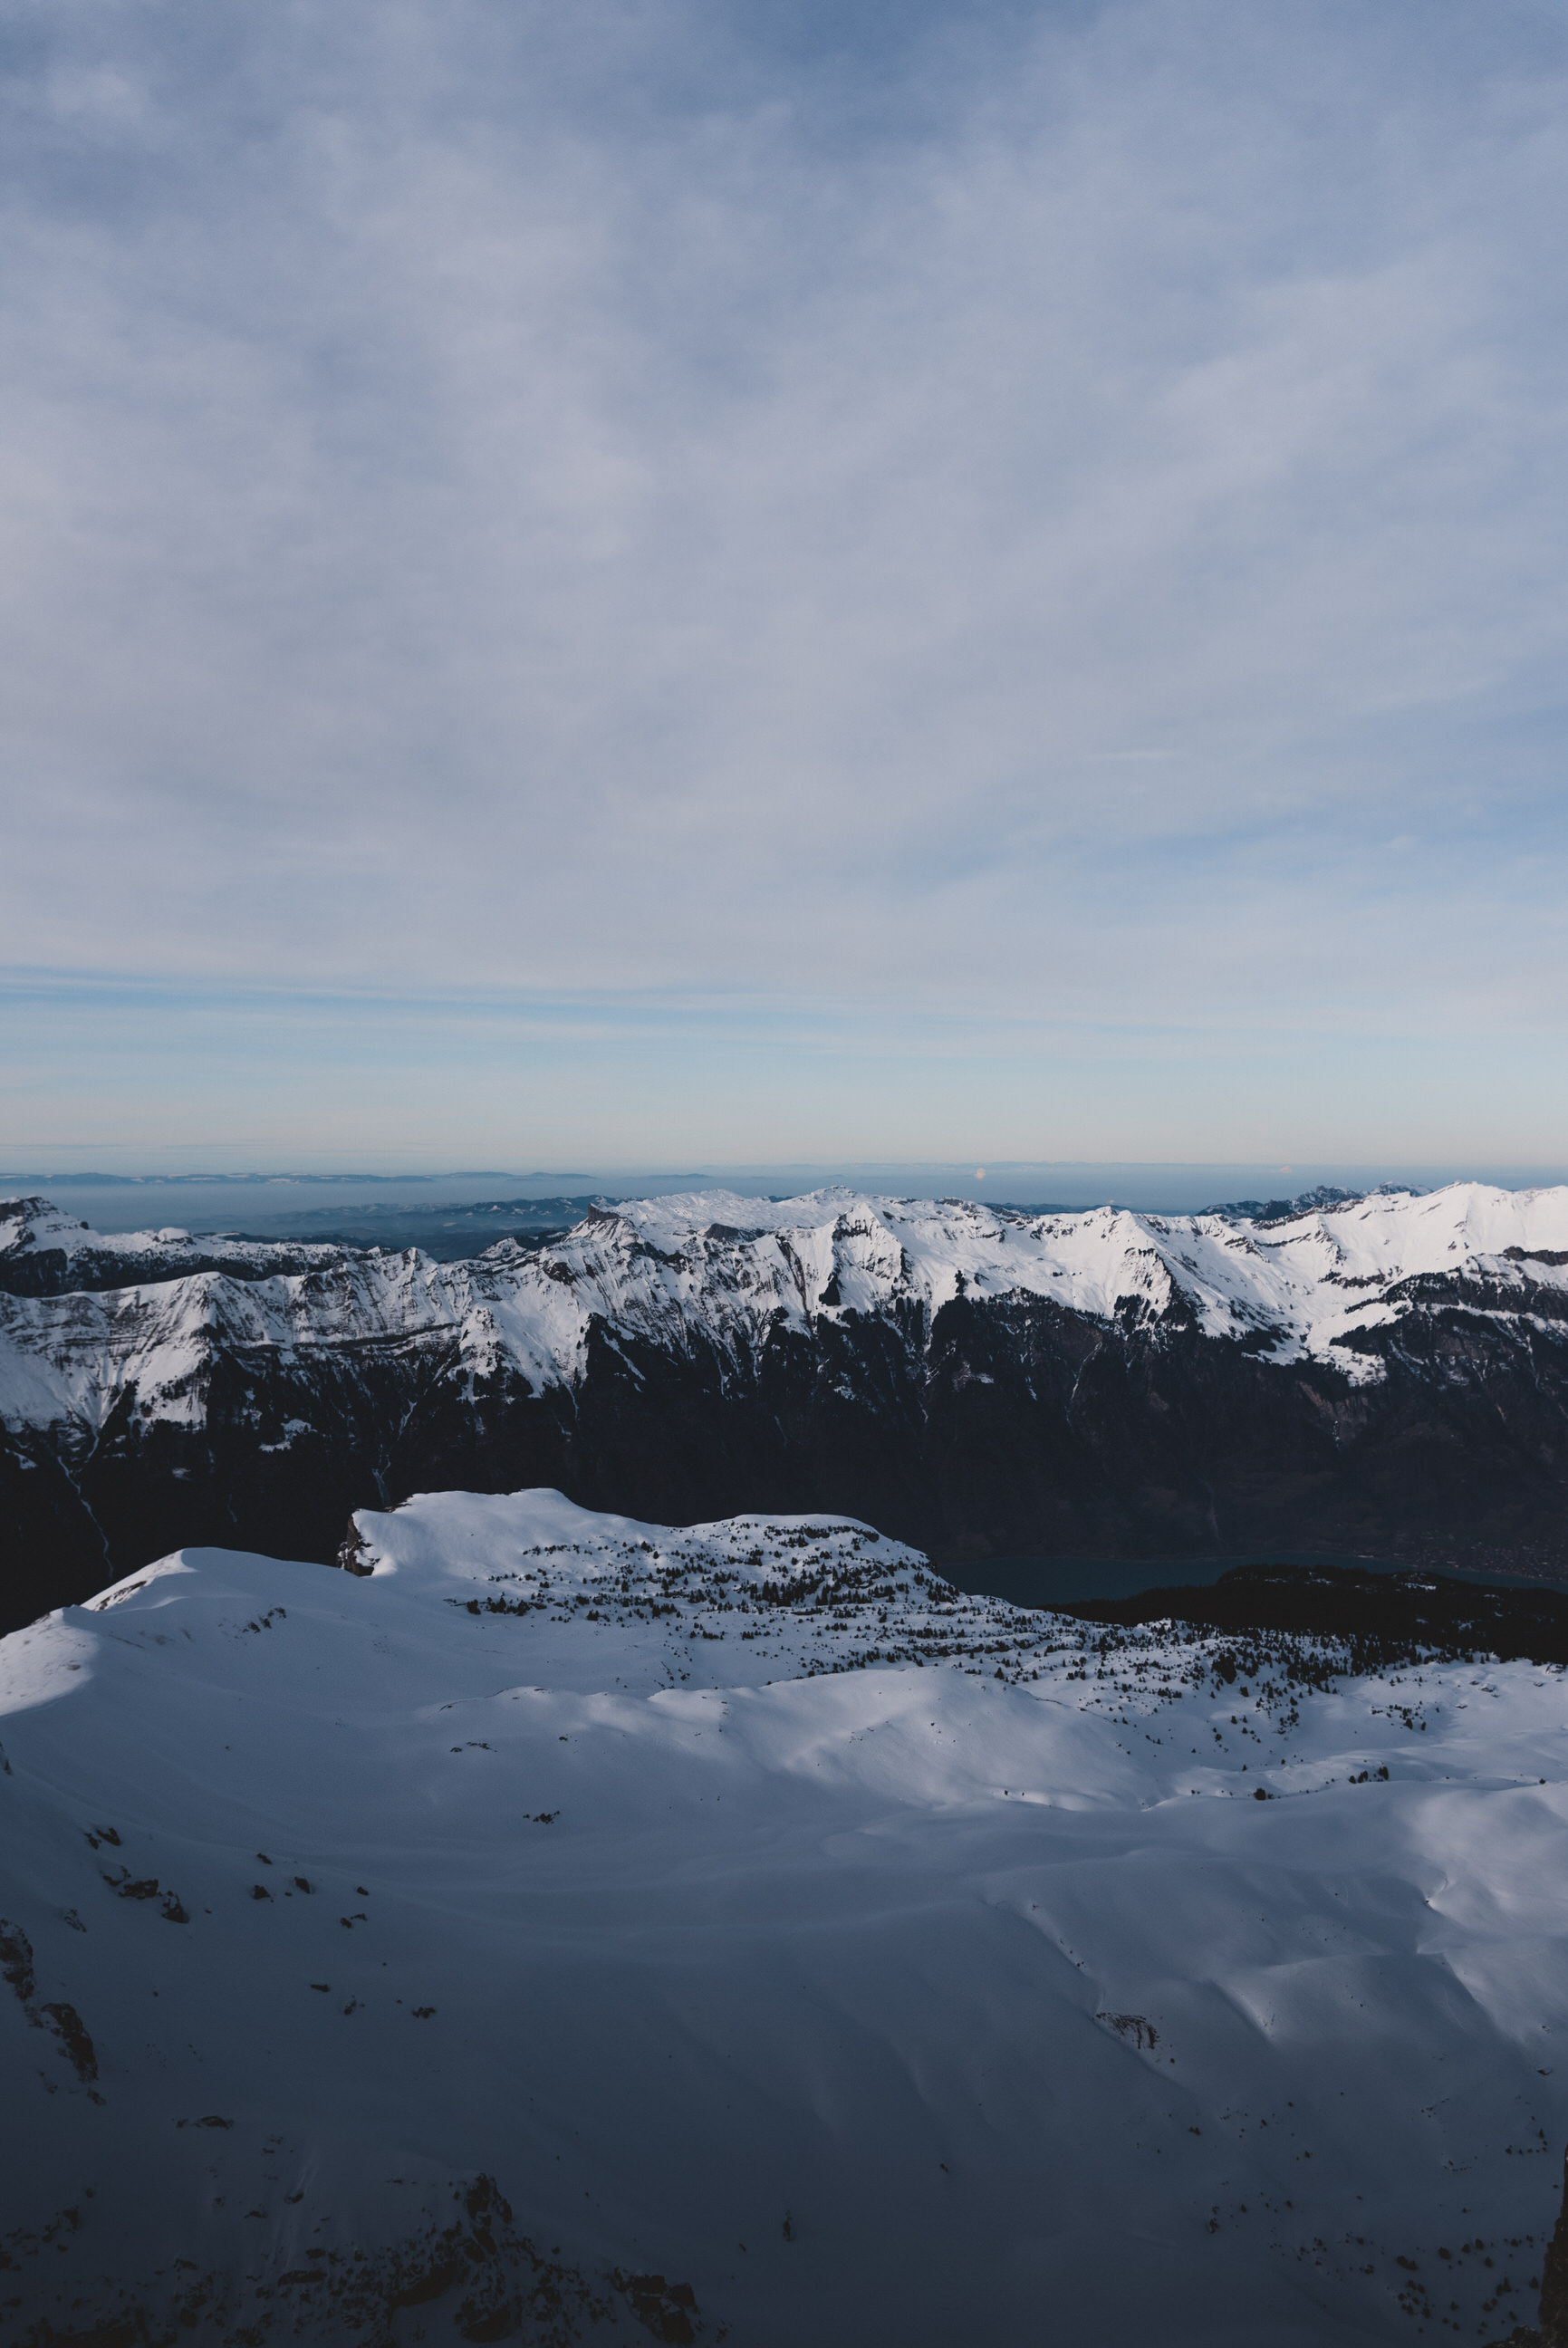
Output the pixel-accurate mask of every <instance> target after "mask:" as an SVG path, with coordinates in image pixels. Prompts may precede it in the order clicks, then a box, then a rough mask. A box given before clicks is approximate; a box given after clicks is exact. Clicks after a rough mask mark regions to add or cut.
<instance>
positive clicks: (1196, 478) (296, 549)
mask: <svg viewBox="0 0 1568 2348" xmlns="http://www.w3.org/2000/svg"><path fill="white" fill-rule="evenodd" d="M0 109H3V110H0V344H3V346H4V348H5V354H6V357H5V368H4V371H3V375H0V530H3V534H4V537H3V542H4V547H5V557H4V561H0V795H3V801H0V822H3V839H4V852H3V854H0V1161H4V1162H5V1163H8V1164H12V1165H20V1164H27V1165H36V1166H39V1167H42V1166H46V1165H58V1166H61V1167H69V1166H71V1165H83V1166H91V1167H108V1168H109V1169H117V1168H120V1169H130V1168H135V1167H148V1168H158V1169H171V1168H178V1167H188V1168H190V1167H201V1166H211V1167H214V1168H220V1169H221V1168H223V1167H226V1166H234V1165H244V1166H247V1167H248V1166H285V1165H288V1166H307V1165H308V1166H331V1165H334V1164H340V1165H354V1166H373V1165H374V1166H381V1165H392V1164H397V1165H406V1166H407V1167H409V1168H418V1167H422V1166H428V1165H443V1166H447V1167H450V1166H454V1165H468V1166H480V1167H489V1166H494V1167H528V1168H530V1169H533V1168H549V1167H551V1166H557V1165H558V1166H562V1167H579V1166H582V1165H584V1164H590V1165H593V1166H594V1167H596V1168H607V1167H609V1168H613V1167H614V1166H615V1165H617V1164H624V1165H629V1164H635V1165H653V1164H667V1165H672V1166H677V1167H678V1166H686V1165H697V1164H703V1163H707V1162H715V1161H717V1162H721V1163H724V1164H728V1165H735V1164H739V1163H745V1162H761V1161H764V1160H786V1159H787V1160H788V1161H789V1162H790V1163H791V1164H795V1163H808V1162H811V1161H814V1160H821V1161H828V1160H831V1161H835V1162H837V1161H843V1160H850V1159H877V1160H878V1161H897V1160H901V1159H909V1160H916V1159H942V1160H946V1159H967V1158H969V1157H973V1158H974V1159H975V1161H976V1162H977V1163H981V1162H985V1160H987V1159H1014V1160H1031V1161H1035V1160H1059V1159H1118V1160H1139V1159H1159V1160H1180V1159H1202V1160H1205V1161H1217V1160H1227V1161H1229V1160H1235V1161H1249V1162H1250V1161H1252V1160H1253V1159H1256V1160H1257V1161H1258V1162H1259V1163H1260V1164H1263V1163H1265V1162H1269V1161H1275V1160H1277V1161H1281V1162H1284V1161H1295V1160H1303V1159H1312V1160H1314V1161H1328V1160H1337V1159H1354V1160H1355V1161H1357V1163H1367V1164H1373V1163H1377V1162H1383V1161H1396V1160H1397V1161H1398V1162H1400V1163H1410V1162H1416V1161H1420V1162H1426V1161H1435V1160H1439V1159H1440V1160H1442V1161H1444V1162H1445V1163H1447V1162H1453V1163H1456V1164H1463V1163H1467V1162H1471V1161H1474V1162H1480V1161H1481V1160H1484V1161H1485V1162H1486V1163H1487V1164H1488V1165H1490V1166H1497V1165H1499V1164H1502V1163H1508V1162H1514V1161H1518V1162H1520V1163H1525V1162H1531V1163H1539V1162H1545V1161H1552V1162H1560V1161H1563V1160H1564V1159H1568V1118H1565V1115H1564V1106H1563V1105H1564V1102H1565V1101H1568V1086H1565V1085H1564V1077H1565V1076H1568V1050H1565V1048H1564V1047H1565V1042H1568V1034H1565V1030H1568V990H1565V987H1564V983H1563V981H1564V913H1563V908H1564V905H1565V904H1568V870H1565V869H1564V868H1565V863H1568V795H1565V793H1564V789H1563V779H1562V770H1563V741H1564V725H1563V717H1564V705H1565V703H1568V664H1565V661H1564V649H1565V636H1568V568H1565V563H1564V548H1565V527H1564V525H1565V522H1568V278H1565V277H1564V273H1563V268H1562V263H1561V241H1562V222H1563V219H1564V217H1568V6H1565V5H1559V0H1485V5H1480V0H1473V4H1472V0H1343V5H1342V0H1273V4H1272V5H1265V6H1259V5H1257V0H1103V5H1100V4H1099V0H1042V5H1024V0H896V4H895V0H769V5H766V6H758V5H755V4H754V0H573V6H572V7H571V8H569V9H563V8H562V7H561V6H560V5H558V0H508V5H504V6H503V5H497V0H487V5H478V4H477V0H439V5H436V0H373V5H371V4H370V0H332V5H317V0H231V5H227V6H225V7H224V8H222V9H213V8H211V6H210V5H205V0H202V5H197V4H196V0H0Z"/></svg>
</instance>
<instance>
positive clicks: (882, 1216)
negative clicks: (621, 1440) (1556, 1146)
mask: <svg viewBox="0 0 1568 2348" xmlns="http://www.w3.org/2000/svg"><path fill="white" fill-rule="evenodd" d="M231 1244H232V1251H233V1252H234V1254H235V1255H236V1257H242V1258H243V1259H244V1261H245V1262H246V1263H247V1264H250V1265H252V1266H253V1265H254V1264H255V1262H258V1261H260V1262H265V1261H266V1260H267V1259H268V1249H267V1247H266V1246H265V1244H263V1243H250V1242H246V1243H243V1244H242V1243H240V1242H237V1241H236V1242H232V1243H230V1242H225V1241H206V1240H202V1241H191V1240H190V1238H189V1236H188V1235H187V1234H185V1233H183V1232H179V1231H172V1230H166V1231H160V1232H156V1233H148V1232H141V1233H118V1234H115V1235H113V1236H108V1237H106V1236H104V1235H101V1234H98V1233H96V1232H88V1231H84V1230H83V1229H82V1228H81V1227H80V1226H79V1225H77V1226H75V1227H74V1228H73V1226H72V1223H71V1220H70V1219H69V1218H67V1217H65V1216H62V1215H60V1214H58V1213H57V1211H56V1210H47V1211H46V1212H39V1213H37V1214H34V1215H32V1217H31V1219H30V1220H29V1218H28V1217H26V1216H23V1215H21V1214H17V1215H15V1216H13V1217H12V1218H11V1220H9V1221H5V1222H0V1251H4V1250H5V1249H6V1248H11V1249H14V1250H23V1251H25V1250H28V1249H35V1248H63V1249H64V1250H65V1251H67V1254H69V1253H71V1252H73V1251H80V1250H83V1249H87V1248H89V1247H90V1248H92V1249H94V1250H97V1251H106V1252H108V1254H111V1255H112V1254H113V1253H115V1252H117V1251H119V1252H123V1253H124V1254H125V1256H126V1258H127V1261H128V1263H130V1262H137V1263H139V1262H144V1261H145V1260H146V1258H147V1257H148V1256H149V1255H152V1256H154V1257H157V1258H158V1259H159V1261H160V1262H165V1263H167V1265H168V1266H169V1268H170V1274H171V1275H175V1274H178V1272H179V1265H180V1260H181V1254H182V1252H183V1253H189V1252H191V1251H192V1250H193V1249H199V1250H200V1251H201V1253H202V1254H204V1255H207V1256H214V1255H216V1256H220V1257H221V1256H222V1253H223V1251H224V1250H225V1248H226V1247H228V1246H230V1245H231ZM1510 1249H1512V1250H1515V1251H1518V1253H1517V1254H1516V1255H1515V1256H1513V1257H1510V1255H1509V1254H1508V1252H1507V1251H1509V1250H1510ZM302 1252H304V1253H306V1254H308V1255H309V1257H310V1258H311V1260H312V1262H313V1265H314V1268H313V1269H310V1270H307V1271H304V1272H299V1271H292V1272H288V1273H287V1274H284V1273H279V1274H278V1275H276V1276H274V1277H272V1278H268V1279H261V1280H256V1279H246V1278H240V1277H236V1276H234V1275H232V1274H229V1273H225V1272H222V1271H203V1272H191V1273H187V1274H185V1275H184V1276H182V1277H177V1276H170V1277H169V1278H167V1279H160V1280H157V1281H151V1282H142V1283H141V1284H139V1285H138V1284H136V1283H135V1282H132V1283H131V1284H130V1285H128V1286H127V1287H125V1288H121V1289H109V1290H104V1291H89V1292H73V1293H70V1294H67V1295H63V1296H45V1297H31V1296H28V1297H21V1296H12V1295H8V1294H0V1420H4V1421H5V1423H6V1424H7V1425H9V1426H13V1427H15V1428H21V1427H24V1426H58V1425H60V1424H62V1423H74V1424H75V1425H76V1426H78V1427H79V1428H80V1429H82V1430H83V1432H84V1433H89V1432H90V1431H91V1430H93V1429H96V1428H97V1427H99V1426H101V1425H102V1424H103V1422H104V1420H105V1419H106V1418H107V1417H108V1416H109V1414H110V1412H111V1411H112V1410H113V1409H114V1408H115V1407H116V1406H117V1404H118V1402H119V1397H120V1396H121V1395H122V1394H123V1392H124V1390H125V1389H126V1388H127V1387H128V1386H130V1385H134V1386H135V1387H136V1390H137V1406H138V1409H139V1412H140V1413H141V1415H142V1416H143V1417H144V1418H146V1419H149V1420H155V1419H162V1420H168V1421H170V1422H173V1423H176V1424H179V1425H183V1426H200V1425H201V1423H202V1416H203V1411H204V1407H205V1401H204V1383H205V1375H206V1370H207V1365H208V1364H209V1362H210V1360H211V1355H212V1354H213V1352H214V1351H215V1350H216V1349H217V1348H218V1347H219V1346H220V1344H222V1345H223V1346H225V1347H228V1348H230V1349H232V1348H235V1347H239V1348H245V1347H256V1348H260V1349H263V1350H264V1351H275V1352H277V1353H278V1354H280V1355H282V1356H284V1357H285V1358H287V1357H293V1356H294V1355H296V1354H302V1353H304V1352H306V1351H308V1350H309V1349H310V1348H312V1347H320V1346H341V1345H344V1344H355V1343H358V1342H362V1341H364V1340H365V1339H366V1338H375V1337H398V1338H401V1337H409V1336H429V1335H430V1334H442V1335H444V1336H445V1337H447V1338H448V1339H449V1341H450V1342H451V1344H452V1345H453V1347H454V1348H455V1349H456V1354H457V1357H458V1359H459V1362H460V1364H461V1366H462V1368H463V1370H464V1371H465V1372H466V1373H467V1374H468V1375H469V1377H471V1378H474V1379H489V1378H493V1377H494V1376H496V1375H498V1373H500V1372H501V1371H503V1370H504V1371H510V1372H511V1373H513V1374H515V1375H520V1376H521V1377H522V1378H523V1379H524V1380H526V1381H527V1382H528V1384H529V1385H531V1386H532V1387H533V1388H535V1389H540V1388H542V1387H544V1386H547V1385H573V1383H574V1382H575V1381H577V1380H578V1379H579V1378H580V1377H581V1375H582V1374H583V1366H584V1362H585V1359H586V1348H587V1342H588V1331H589V1323H590V1321H591V1320H592V1319H593V1318H594V1317H595V1316H597V1317H599V1318H601V1319H603V1320H604V1321H606V1322H608V1323H611V1324H612V1325H613V1326H616V1327H621V1328H624V1329H626V1330H628V1331H632V1332H636V1333H642V1334H648V1335H650V1336H653V1337H655V1338H657V1339H658V1340H659V1342H660V1343H662V1344H674V1345H675V1347H676V1350H677V1352H682V1351H689V1350H691V1349H692V1348H693V1347H695V1346H696V1344H698V1343H717V1344H718V1346H719V1347H720V1349H721V1351H722V1350H726V1349H727V1350H728V1351H729V1352H730V1353H731V1354H733V1355H735V1356H737V1357H740V1356H744V1357H747V1358H755V1357H756V1356H757V1354H759V1352H760V1350H761V1348H762V1345H763V1343H764V1339H765V1336H766V1334H767V1333H768V1331H769V1328H770V1326H772V1325H774V1324H775V1323H777V1321H778V1318H779V1316H780V1315H781V1316H782V1319H783V1322H784V1323H788V1324H792V1325H796V1326H799V1327H805V1326H806V1325H808V1324H809V1323H812V1322H818V1321H820V1320H821V1319H822V1318H824V1317H828V1318H830V1317H831V1316H833V1315H834V1314H842V1313H886V1312H888V1311H890V1310H896V1309H898V1308H899V1307H901V1306H912V1307H913V1308H914V1309H915V1310H916V1311H918V1312H919V1313H923V1314H924V1315H925V1316H926V1319H927V1321H928V1322H929V1320H930V1318H931V1317H932V1316H934V1313H936V1312H937V1311H939V1310H940V1308H941V1307H942V1306H943V1305H944V1304H945V1303H949V1302H950V1301H951V1300H952V1299H953V1298H954V1296H956V1295H957V1294H959V1293H960V1292H965V1293H968V1294H971V1295H974V1296H976V1297H981V1298H990V1299H997V1298H1005V1297H1007V1296H1014V1295H1031V1296H1046V1297H1049V1298H1052V1299H1053V1300H1054V1301H1055V1302H1057V1303H1059V1304H1061V1305H1062V1306H1063V1307H1064V1308H1066V1309H1068V1310H1069V1311H1071V1312H1073V1313H1080V1314H1085V1315H1088V1316H1090V1317H1091V1318H1096V1319H1099V1320H1102V1321H1109V1320H1110V1319H1112V1318H1113V1317H1115V1316H1117V1315H1122V1316H1128V1315H1130V1316H1132V1317H1133V1318H1134V1319H1137V1320H1148V1321H1154V1320H1159V1319H1161V1318H1164V1317H1167V1316H1171V1315H1175V1316H1177V1317H1179V1318H1187V1317H1190V1318H1191V1320H1192V1322H1193V1323H1195V1324H1196V1326H1197V1327H1198V1328H1200V1329H1201V1330H1202V1332H1203V1334H1206V1335H1208V1336H1210V1337H1212V1338H1216V1339H1221V1338H1230V1339H1233V1340H1241V1341H1243V1342H1248V1343H1251V1344H1253V1345H1254V1346H1256V1347H1258V1348H1260V1349H1261V1350H1262V1351H1263V1353H1264V1356H1265V1358H1266V1359H1268V1360H1270V1361H1272V1362H1274V1363H1278V1364H1287V1363H1290V1362H1295V1361H1301V1360H1305V1359H1314V1360H1320V1361H1329V1362H1332V1363H1334V1365H1336V1367H1337V1368H1338V1369H1339V1370H1341V1371H1342V1372H1343V1373H1344V1375H1346V1377H1347V1378H1348V1379H1349V1380H1350V1381H1351V1382H1352V1383H1368V1382H1375V1381H1377V1379H1379V1378H1381V1377H1382V1376H1383V1375H1385V1372H1384V1368H1383V1365H1382V1363H1381V1362H1380V1360H1379V1359H1378V1358H1377V1355H1376V1354H1368V1353H1365V1352H1358V1351H1357V1350H1356V1347H1355V1343H1354V1341H1355V1340H1356V1339H1357V1336H1358V1335H1360V1334H1364V1333H1366V1332H1367V1331H1368V1330H1371V1329H1375V1328H1377V1327H1380V1326H1382V1325H1384V1324H1386V1323H1391V1322H1397V1321H1398V1319H1399V1318H1400V1317H1401V1316H1402V1315H1403V1314H1404V1313H1407V1312H1408V1311H1409V1310H1410V1309H1411V1307H1412V1299H1411V1297H1410V1296H1409V1295H1408V1294H1407V1293H1405V1292H1404V1290H1405V1284H1406V1283H1407V1282H1412V1281H1419V1280H1420V1279H1422V1278H1423V1277H1430V1276H1435V1275H1442V1276H1451V1275H1453V1274H1455V1273H1465V1274H1470V1275H1475V1276H1477V1277H1478V1278H1479V1279H1480V1280H1481V1281H1482V1282H1484V1283H1485V1286H1486V1289H1487V1291H1488V1292H1490V1293H1491V1295H1492V1296H1494V1297H1495V1299H1496V1304H1495V1305H1494V1306H1493V1307H1492V1308H1491V1309H1493V1310H1497V1309H1500V1308H1501V1309H1505V1310H1507V1311H1508V1313H1509V1317H1510V1318H1511V1319H1512V1318H1515V1317H1517V1315H1518V1313H1519V1312H1520V1311H1521V1310H1522V1303H1523V1300H1524V1298H1525V1296H1526V1292H1527V1291H1528V1290H1529V1289H1530V1288H1532V1287H1533V1288H1535V1289H1540V1288H1542V1287H1545V1288H1558V1287H1568V1262H1563V1263H1556V1264H1554V1263H1553V1262H1550V1261H1549V1259H1550V1257H1551V1256H1553V1255H1568V1188H1557V1189H1543V1190H1520V1191H1510V1190H1501V1189H1491V1188H1489V1187H1488V1186H1486V1185H1485V1184H1481V1183H1473V1182H1470V1183H1455V1184H1452V1185H1450V1186H1449V1188H1448V1189H1442V1190H1438V1191H1434V1192H1432V1193H1430V1194H1429V1195H1427V1196H1419V1195H1414V1194H1411V1193H1408V1192H1396V1193H1392V1194H1389V1195H1387V1196H1377V1197H1372V1198H1367V1199H1363V1200H1359V1201H1357V1202H1355V1203H1353V1204H1351V1205H1347V1206H1341V1207H1328V1208H1314V1209H1312V1210H1309V1211H1306V1212H1304V1213H1302V1214H1300V1215H1297V1216H1295V1217H1294V1218H1293V1219H1291V1220H1289V1221H1287V1222H1283V1223H1272V1224H1259V1223H1251V1222H1246V1221H1242V1220H1233V1219H1228V1218H1226V1217H1224V1216H1222V1215H1198V1216H1191V1215H1189V1216H1181V1215H1171V1216H1161V1215H1152V1214H1140V1213H1134V1212H1132V1211H1130V1210H1127V1209H1120V1208H1115V1207H1104V1208H1099V1209H1095V1210H1092V1211H1090V1212H1088V1213H1084V1214H1062V1215H1037V1216H1026V1215H1021V1214H1017V1213H1014V1212H1010V1211H1008V1210H995V1209H989V1208H985V1207H980V1206H975V1205H973V1204H971V1203H968V1202H965V1201H964V1200H941V1201H930V1200H909V1199H884V1198H867V1197H861V1195H859V1194H858V1193H856V1192H853V1191H850V1190H843V1189H825V1190H820V1191H816V1192H813V1193H811V1194H810V1196H808V1197H804V1198H799V1199H790V1200H783V1201H782V1202H773V1201H769V1200H758V1199H742V1198H738V1197H735V1196H733V1195H732V1194H730V1193H728V1192H726V1191H704V1192H701V1193H699V1194H694V1195H691V1196H679V1195H677V1196H674V1197H669V1198H662V1199H652V1200H640V1201H632V1202H627V1203H624V1204H623V1205H622V1206H620V1207H619V1208H618V1209H616V1210H614V1212H602V1211H601V1212H596V1213H594V1214H593V1216H591V1217H590V1218H589V1220H587V1221H586V1222H584V1223H583V1224H581V1225H580V1226H579V1227H578V1229H577V1230H575V1231H573V1232H571V1233H569V1234H568V1236H567V1237H566V1238H565V1239H564V1240H562V1241H558V1242H555V1243H552V1245H550V1246H548V1247H546V1248H544V1249H543V1250H542V1251H533V1250H527V1249H523V1248H521V1247H520V1246H519V1245H518V1244H517V1242H516V1241H501V1242H500V1244H499V1245H498V1246H496V1247H494V1248H491V1249H490V1250H488V1251H486V1252H485V1253H484V1254H483V1255H481V1256H479V1257H476V1258H473V1259H471V1260H469V1261H468V1262H457V1263H440V1262H436V1261H435V1260H434V1259H432V1258H430V1257H428V1256H425V1255H423V1254H421V1253H420V1252H419V1251H418V1250H415V1249H409V1250H407V1251H404V1252H402V1253H399V1254H394V1253H387V1254H383V1253H381V1252H380V1251H376V1250H369V1251H347V1250H342V1249H337V1248H332V1247H327V1246H325V1245H324V1246H317V1247H313V1248H310V1249H308V1250H304V1251H302V1249H301V1248H300V1247H298V1246H295V1245H294V1243H292V1242H291V1243H289V1245H288V1246H287V1248H286V1249H285V1248H284V1247H283V1246H282V1245H281V1244H280V1246H279V1248H278V1250H277V1253H278V1254H279V1256H282V1255H284V1254H285V1253H286V1254H287V1255H288V1256H289V1258H290V1260H291V1262H294V1261H297V1260H298V1259H299V1258H300V1256H301V1254H302ZM1521 1257H1523V1258H1526V1259H1529V1261H1528V1262H1522V1261H1521V1260H1520V1259H1521ZM1487 1309H1488V1307H1487V1304H1486V1302H1485V1299H1484V1298H1483V1297H1482V1298H1477V1299H1475V1300H1472V1301H1471V1302H1470V1310H1472V1311H1485V1310H1487Z"/></svg>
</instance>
